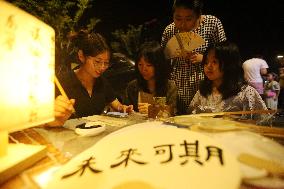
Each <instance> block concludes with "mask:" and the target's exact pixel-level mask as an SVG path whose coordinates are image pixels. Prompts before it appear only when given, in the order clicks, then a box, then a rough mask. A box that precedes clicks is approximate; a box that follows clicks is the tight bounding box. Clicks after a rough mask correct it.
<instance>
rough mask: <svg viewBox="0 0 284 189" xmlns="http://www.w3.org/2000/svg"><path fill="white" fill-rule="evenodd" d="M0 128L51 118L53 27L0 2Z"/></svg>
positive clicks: (27, 125) (42, 121)
mask: <svg viewBox="0 0 284 189" xmlns="http://www.w3.org/2000/svg"><path fill="white" fill-rule="evenodd" d="M0 7H1V8H0V17H1V19H0V28H1V35H0V44H1V45H0V116H1V119H0V123H1V125H0V130H8V131H14V130H18V129H22V128H25V127H30V126H34V125H38V124H41V123H45V122H48V121H51V120H53V102H54V84H53V76H54V61H55V60H54V54H55V46H54V40H55V36H54V35H55V34H54V30H53V29H52V28H51V27H49V26H48V25H46V24H44V23H43V22H41V21H40V20H38V19H36V18H35V17H33V16H31V15H29V14H27V13H25V12H23V11H21V10H20V9H18V8H15V7H14V6H12V5H10V4H8V3H5V2H4V1H1V2H0Z"/></svg>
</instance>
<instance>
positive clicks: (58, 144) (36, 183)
mask: <svg viewBox="0 0 284 189" xmlns="http://www.w3.org/2000/svg"><path fill="white" fill-rule="evenodd" d="M99 118H101V116H94V117H89V118H88V119H80V120H71V122H68V123H67V124H65V126H64V127H61V128H47V127H43V126H38V127H34V128H29V129H25V130H22V131H18V132H14V133H11V134H10V142H15V141H17V142H21V143H25V144H42V145H46V146H47V151H48V152H47V156H46V157H45V158H43V159H41V160H40V161H38V162H37V163H36V164H34V165H33V166H32V167H30V168H28V169H26V170H25V171H23V172H22V173H20V174H18V175H16V176H14V177H12V178H11V179H9V180H8V181H6V182H5V183H3V184H2V185H1V186H0V188H1V189H2V188H3V189H15V188H17V189H24V188H25V189H26V188H30V189H37V188H41V186H43V185H44V183H41V180H40V176H41V175H43V173H47V172H49V171H50V172H52V169H56V168H58V167H60V166H61V165H64V164H65V163H66V162H68V160H70V159H71V158H73V157H74V156H76V155H77V154H79V153H80V152H82V151H84V150H85V149H87V148H88V147H90V146H92V145H93V144H95V143H96V142H97V141H99V140H100V139H101V138H103V137H104V136H106V135H108V134H109V133H112V132H114V131H116V130H118V129H120V128H122V127H125V126H128V125H131V124H135V123H139V122H145V121H146V119H145V117H143V116H142V117H141V116H137V115H134V116H132V117H130V118H119V119H118V118H107V123H108V125H107V127H106V131H105V132H103V133H102V134H100V135H98V136H93V137H80V136H78V135H77V134H75V132H74V130H72V129H74V126H75V125H76V124H78V123H81V122H82V121H83V122H84V121H86V120H89V121H91V120H92V119H94V120H97V119H99ZM77 122H78V123H77ZM112 124H114V125H118V126H114V125H112ZM247 126H248V127H249V128H250V130H251V131H253V132H256V133H259V134H261V135H263V136H266V137H268V138H270V139H272V140H274V141H276V142H278V143H281V144H282V145H283V144H284V129H282V128H277V127H276V128H274V127H263V126H256V125H252V124H250V125H247ZM283 157H284V154H283ZM282 179H283V178H282ZM277 182H278V181H277ZM282 182H284V181H283V180H282ZM248 188H250V189H251V188H254V187H253V186H250V185H248V184H246V183H245V182H243V183H242V185H241V189H248ZM255 188H256V187H255Z"/></svg>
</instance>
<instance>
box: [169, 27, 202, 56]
mask: <svg viewBox="0 0 284 189" xmlns="http://www.w3.org/2000/svg"><path fill="white" fill-rule="evenodd" d="M204 43H205V40H204V39H203V38H202V37H200V36H199V35H198V34H196V33H193V32H183V33H177V34H175V35H174V36H173V37H172V38H171V39H170V40H169V41H168V43H167V45H166V48H165V54H166V56H167V58H175V57H181V56H183V55H184V53H186V52H191V51H193V50H194V49H196V48H198V47H200V46H201V45H203V44H204Z"/></svg>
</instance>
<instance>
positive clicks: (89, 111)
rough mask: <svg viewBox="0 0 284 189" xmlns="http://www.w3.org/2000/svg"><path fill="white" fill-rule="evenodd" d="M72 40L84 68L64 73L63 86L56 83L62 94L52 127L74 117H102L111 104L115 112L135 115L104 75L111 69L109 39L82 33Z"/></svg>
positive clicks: (57, 103) (61, 79)
mask: <svg viewBox="0 0 284 189" xmlns="http://www.w3.org/2000/svg"><path fill="white" fill-rule="evenodd" d="M72 40H73V42H74V44H75V46H76V47H77V48H78V53H77V55H78V59H79V61H80V66H79V67H78V68H76V69H74V70H69V71H67V72H64V74H62V77H61V78H60V83H61V84H62V86H61V85H60V83H59V82H58V81H57V80H56V83H57V87H58V89H59V91H60V92H61V95H59V96H57V98H56V100H55V118H56V120H55V121H54V122H52V123H49V124H48V125H50V126H61V125H63V124H64V123H65V121H66V120H67V119H69V118H70V117H72V115H73V117H74V115H76V116H75V117H84V116H91V115H95V114H101V113H102V112H103V110H104V108H105V107H106V106H107V105H110V107H112V108H113V109H114V110H115V111H120V112H131V111H132V110H133V106H132V105H129V106H126V105H123V104H121V103H120V102H119V101H118V99H117V98H116V96H115V94H114V91H113V90H112V87H111V86H110V84H109V83H108V82H107V80H106V79H105V78H104V77H103V76H102V74H103V73H104V72H105V71H106V69H107V68H108V67H109V61H110V54H111V53H110V48H109V46H108V45H107V43H106V41H105V39H104V38H103V37H102V36H101V35H100V34H98V33H90V34H89V33H87V32H85V31H80V32H79V33H76V34H75V35H73V36H72ZM75 111H76V112H75ZM74 112H75V113H74Z"/></svg>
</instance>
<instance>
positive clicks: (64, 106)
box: [47, 95, 75, 127]
mask: <svg viewBox="0 0 284 189" xmlns="http://www.w3.org/2000/svg"><path fill="white" fill-rule="evenodd" d="M74 104H75V99H71V100H69V99H68V98H66V97H64V96H62V95H60V96H58V97H57V98H56V99H55V103H54V115H55V120H54V121H53V122H50V123H48V124H47V125H48V126H51V127H58V126H62V125H64V123H65V122H66V120H67V119H68V118H69V117H70V116H71V115H72V113H74V112H75V110H74V107H73V106H74Z"/></svg>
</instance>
